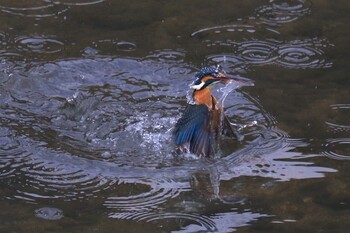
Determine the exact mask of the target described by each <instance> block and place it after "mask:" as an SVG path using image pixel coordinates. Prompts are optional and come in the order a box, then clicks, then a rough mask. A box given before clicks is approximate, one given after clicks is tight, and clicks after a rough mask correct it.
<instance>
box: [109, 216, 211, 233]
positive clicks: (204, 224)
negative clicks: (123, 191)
mask: <svg viewBox="0 0 350 233" xmlns="http://www.w3.org/2000/svg"><path fill="white" fill-rule="evenodd" d="M109 217H111V218H117V219H126V220H136V221H145V222H154V221H160V220H170V219H172V220H176V221H181V222H188V224H190V223H193V222H194V223H195V224H196V225H198V226H199V228H200V229H202V230H203V228H204V229H206V230H207V231H210V232H213V231H217V226H216V224H215V222H214V221H213V220H212V219H210V218H209V217H207V216H205V215H201V214H195V213H142V212H141V213H137V212H131V213H120V214H119V213H116V214H111V215H110V216H109Z"/></svg>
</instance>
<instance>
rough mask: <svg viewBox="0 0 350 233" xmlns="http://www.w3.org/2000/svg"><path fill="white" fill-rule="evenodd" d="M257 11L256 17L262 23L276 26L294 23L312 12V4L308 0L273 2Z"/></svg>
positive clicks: (276, 0) (279, 0) (278, 0)
mask: <svg viewBox="0 0 350 233" xmlns="http://www.w3.org/2000/svg"><path fill="white" fill-rule="evenodd" d="M270 2H271V3H270V4H269V5H264V6H262V7H260V8H258V9H257V10H256V11H255V16H256V18H257V19H260V20H261V21H262V22H264V23H266V24H268V25H271V26H276V25H280V24H284V23H290V22H293V21H295V20H297V19H299V18H300V17H302V16H304V15H306V14H308V13H309V12H310V7H311V2H310V1H308V0H297V1H289V0H273V1H270Z"/></svg>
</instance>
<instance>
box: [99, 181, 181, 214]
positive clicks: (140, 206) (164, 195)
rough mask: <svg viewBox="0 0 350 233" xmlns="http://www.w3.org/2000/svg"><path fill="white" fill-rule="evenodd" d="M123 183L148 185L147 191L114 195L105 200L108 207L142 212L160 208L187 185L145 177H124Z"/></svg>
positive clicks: (114, 209)
mask: <svg viewBox="0 0 350 233" xmlns="http://www.w3.org/2000/svg"><path fill="white" fill-rule="evenodd" d="M122 183H123V184H127V183H128V184H134V185H140V184H141V185H143V186H148V187H149V188H148V189H147V191H144V192H142V193H140V194H135V195H132V194H131V195H128V196H113V197H109V198H108V199H107V200H106V201H105V204H104V205H105V206H106V207H107V208H110V209H113V211H116V210H118V212H119V211H121V212H129V211H131V212H133V211H137V212H142V211H150V210H152V209H158V208H160V205H161V204H163V203H165V202H167V201H168V200H169V198H175V197H177V196H178V195H179V194H180V193H181V192H183V191H185V190H186V189H187V188H186V187H181V186H179V183H178V182H175V181H173V180H167V179H161V180H157V179H152V180H145V179H144V178H142V177H140V178H134V179H123V180H122Z"/></svg>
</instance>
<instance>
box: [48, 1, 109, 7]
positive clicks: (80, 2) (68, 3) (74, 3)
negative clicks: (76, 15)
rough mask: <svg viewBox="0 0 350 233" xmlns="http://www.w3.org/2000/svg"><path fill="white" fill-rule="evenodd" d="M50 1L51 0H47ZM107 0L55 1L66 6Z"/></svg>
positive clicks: (85, 4) (84, 4) (93, 3)
mask: <svg viewBox="0 0 350 233" xmlns="http://www.w3.org/2000/svg"><path fill="white" fill-rule="evenodd" d="M47 1H50V0H47ZM104 1H106V0H60V1H55V2H56V4H62V5H66V6H88V5H95V4H99V3H102V2H104Z"/></svg>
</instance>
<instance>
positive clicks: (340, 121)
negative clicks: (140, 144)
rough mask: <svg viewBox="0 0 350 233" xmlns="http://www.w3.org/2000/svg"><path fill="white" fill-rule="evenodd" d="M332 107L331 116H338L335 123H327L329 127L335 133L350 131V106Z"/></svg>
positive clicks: (336, 105)
mask: <svg viewBox="0 0 350 233" xmlns="http://www.w3.org/2000/svg"><path fill="white" fill-rule="evenodd" d="M330 107H331V110H332V111H331V114H332V115H333V114H336V115H335V116H334V120H333V121H337V122H329V121H327V122H326V124H327V126H328V127H329V128H330V129H331V130H332V131H333V132H335V133H337V132H348V131H350V121H349V114H350V104H333V105H331V106H330Z"/></svg>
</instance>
